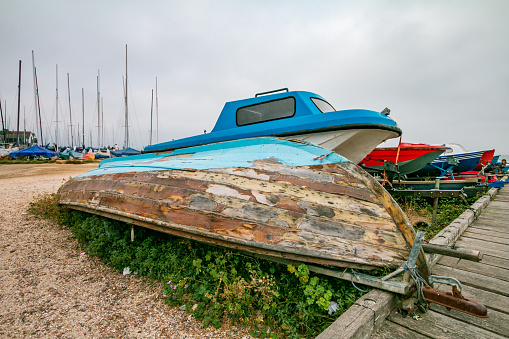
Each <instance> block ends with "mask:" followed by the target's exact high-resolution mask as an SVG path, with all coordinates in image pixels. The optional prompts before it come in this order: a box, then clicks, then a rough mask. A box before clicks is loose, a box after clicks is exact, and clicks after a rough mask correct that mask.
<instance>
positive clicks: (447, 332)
mask: <svg viewBox="0 0 509 339" xmlns="http://www.w3.org/2000/svg"><path fill="white" fill-rule="evenodd" d="M421 318H422V320H414V319H412V318H408V317H407V318H404V317H403V316H402V315H401V314H399V313H397V312H392V313H391V314H390V315H389V316H388V317H387V319H388V320H390V321H392V322H394V323H396V324H399V325H401V326H403V327H406V328H409V329H412V330H413V331H415V332H418V333H420V334H422V335H425V336H429V337H431V338H504V336H501V335H498V334H495V333H493V332H490V331H487V330H485V329H483V328H479V327H477V326H474V325H471V324H468V323H465V322H463V321H460V320H457V319H454V318H451V317H448V316H445V315H443V314H441V313H438V312H435V311H432V310H430V311H428V312H426V313H424V314H421Z"/></svg>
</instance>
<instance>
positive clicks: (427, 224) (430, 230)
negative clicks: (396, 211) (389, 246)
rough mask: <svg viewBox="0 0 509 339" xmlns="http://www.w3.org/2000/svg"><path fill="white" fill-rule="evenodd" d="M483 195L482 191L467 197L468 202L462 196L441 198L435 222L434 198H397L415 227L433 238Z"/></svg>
mask: <svg viewBox="0 0 509 339" xmlns="http://www.w3.org/2000/svg"><path fill="white" fill-rule="evenodd" d="M481 196H482V193H479V194H478V195H476V196H475V197H471V198H467V201H466V203H465V202H464V201H463V200H462V199H460V198H440V199H439V200H438V209H437V217H436V220H435V223H434V224H432V223H431V219H432V215H433V198H423V197H396V198H395V200H396V201H397V202H398V204H399V205H400V206H401V209H402V210H403V212H405V214H406V215H407V217H408V218H409V220H410V222H411V223H412V225H413V226H414V229H415V230H416V231H424V232H426V236H425V238H426V239H427V240H431V239H432V238H433V237H434V236H435V235H437V234H438V233H439V232H440V231H441V230H443V229H444V227H446V226H447V225H449V224H450V223H451V222H452V221H453V220H454V219H456V218H457V217H459V216H460V215H461V214H462V213H463V212H465V211H466V210H467V209H468V208H469V207H470V206H471V205H472V204H473V203H475V202H476V201H477V199H479V198H480V197H481Z"/></svg>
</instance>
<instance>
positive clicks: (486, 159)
mask: <svg viewBox="0 0 509 339" xmlns="http://www.w3.org/2000/svg"><path fill="white" fill-rule="evenodd" d="M494 155H495V150H494V149H492V150H489V151H485V152H484V153H483V155H482V156H481V160H480V161H479V163H478V164H477V166H476V167H475V168H474V171H480V170H482V168H483V167H484V166H486V165H488V164H490V163H491V160H493V156H494Z"/></svg>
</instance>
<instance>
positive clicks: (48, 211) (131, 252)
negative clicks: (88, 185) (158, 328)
mask: <svg viewBox="0 0 509 339" xmlns="http://www.w3.org/2000/svg"><path fill="white" fill-rule="evenodd" d="M58 198H59V197H58V195H56V194H52V195H46V196H43V197H41V198H39V199H38V200H37V201H35V202H33V203H32V204H31V206H30V208H29V212H30V213H31V214H34V215H36V216H38V217H41V218H46V219H52V220H54V221H56V222H57V223H58V224H60V225H63V226H65V227H70V229H71V230H72V232H73V233H74V235H75V237H76V239H77V240H78V241H79V243H80V244H81V245H82V246H83V247H84V248H85V250H86V251H87V253H88V254H89V255H90V256H96V257H99V258H101V260H102V261H103V262H105V263H106V264H108V265H110V266H112V267H114V268H115V269H116V270H117V271H118V272H123V270H124V269H125V268H126V267H129V270H130V271H131V272H136V273H137V274H139V275H143V276H147V277H149V278H151V279H153V280H154V281H159V282H160V283H161V284H164V294H165V300H166V302H167V303H168V304H170V305H172V306H181V307H183V308H185V310H186V311H187V312H188V313H190V314H193V315H194V316H195V317H196V318H197V319H198V320H201V321H203V325H204V326H210V325H212V326H214V327H216V328H218V327H220V326H221V325H222V324H224V323H233V324H240V325H242V326H248V327H249V329H250V333H251V335H253V336H257V337H290V338H301V337H315V336H316V335H318V334H319V333H321V332H322V331H323V330H325V329H326V328H327V327H328V326H329V325H330V324H331V323H332V322H333V321H334V320H336V319H337V318H338V317H339V316H340V315H341V314H342V313H343V312H344V311H345V310H347V309H348V307H350V306H351V305H352V304H353V303H354V302H355V300H357V299H358V298H359V297H360V296H361V295H362V294H363V293H362V292H360V291H358V290H357V289H355V288H354V287H353V286H352V284H351V283H350V282H346V281H342V280H339V279H335V278H330V277H326V276H321V275H317V274H313V273H310V272H309V270H308V268H307V267H306V265H304V264H301V265H299V266H298V267H294V266H292V265H288V266H285V265H279V264H275V263H273V262H270V261H265V260H261V259H257V258H254V257H252V256H249V255H246V254H244V253H242V252H237V251H232V250H229V249H223V248H218V247H213V246H208V245H204V244H202V243H198V242H194V241H191V240H188V239H182V238H178V237H173V236H170V235H167V234H163V233H160V232H155V231H152V230H149V229H145V228H139V227H135V232H134V234H135V238H134V241H133V242H131V225H127V224H125V223H122V222H118V221H114V220H110V219H106V218H102V217H98V216H95V215H90V214H86V213H81V212H76V211H70V210H67V209H66V208H62V207H59V205H58ZM331 301H332V302H334V303H336V304H337V312H335V313H334V314H332V315H329V306H331Z"/></svg>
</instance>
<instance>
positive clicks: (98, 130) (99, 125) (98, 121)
mask: <svg viewBox="0 0 509 339" xmlns="http://www.w3.org/2000/svg"><path fill="white" fill-rule="evenodd" d="M100 97H101V96H100V91H99V70H97V148H101V111H100V110H101V105H100Z"/></svg>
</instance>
